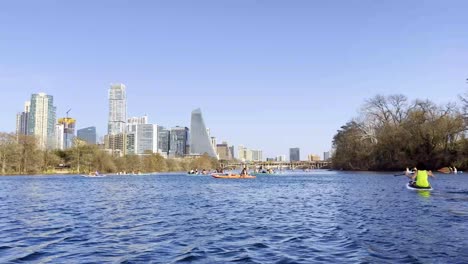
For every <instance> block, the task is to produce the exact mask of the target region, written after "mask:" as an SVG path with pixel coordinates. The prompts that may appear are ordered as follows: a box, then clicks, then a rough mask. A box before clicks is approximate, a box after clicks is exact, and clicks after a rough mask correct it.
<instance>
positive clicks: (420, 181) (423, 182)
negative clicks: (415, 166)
mask: <svg viewBox="0 0 468 264" xmlns="http://www.w3.org/2000/svg"><path fill="white" fill-rule="evenodd" d="M427 177H428V176H427V171H426V170H418V175H417V176H416V185H417V186H419V187H429V186H431V185H430V184H429V181H428V180H427Z"/></svg>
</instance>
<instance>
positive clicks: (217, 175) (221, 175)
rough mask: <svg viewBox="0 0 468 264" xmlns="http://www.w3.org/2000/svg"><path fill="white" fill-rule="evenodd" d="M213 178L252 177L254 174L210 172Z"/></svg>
mask: <svg viewBox="0 0 468 264" xmlns="http://www.w3.org/2000/svg"><path fill="white" fill-rule="evenodd" d="M211 176H212V177H213V178H218V179H253V178H255V176H252V175H239V174H229V175H226V174H216V173H214V174H211Z"/></svg>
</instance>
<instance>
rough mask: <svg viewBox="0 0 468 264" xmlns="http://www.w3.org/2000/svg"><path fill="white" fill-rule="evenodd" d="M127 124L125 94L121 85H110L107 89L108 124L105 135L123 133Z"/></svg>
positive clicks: (124, 88)
mask: <svg viewBox="0 0 468 264" xmlns="http://www.w3.org/2000/svg"><path fill="white" fill-rule="evenodd" d="M126 122H127V94H126V87H125V85H123V84H112V85H111V87H110V89H109V124H108V127H107V134H109V135H117V134H120V133H124V132H125V126H126Z"/></svg>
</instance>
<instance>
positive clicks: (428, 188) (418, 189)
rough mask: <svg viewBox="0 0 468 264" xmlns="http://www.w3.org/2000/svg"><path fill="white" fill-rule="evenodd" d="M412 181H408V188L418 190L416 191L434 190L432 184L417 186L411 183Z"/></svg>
mask: <svg viewBox="0 0 468 264" xmlns="http://www.w3.org/2000/svg"><path fill="white" fill-rule="evenodd" d="M411 183H412V182H408V183H407V184H406V188H407V189H408V190H416V191H432V190H433V189H432V186H429V187H417V186H414V185H412V184H411Z"/></svg>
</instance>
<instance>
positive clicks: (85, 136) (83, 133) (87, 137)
mask: <svg viewBox="0 0 468 264" xmlns="http://www.w3.org/2000/svg"><path fill="white" fill-rule="evenodd" d="M77 137H78V138H79V139H81V140H83V141H85V142H86V143H88V144H90V145H95V144H96V143H97V134H96V127H93V126H92V127H86V128H82V129H78V131H77Z"/></svg>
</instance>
